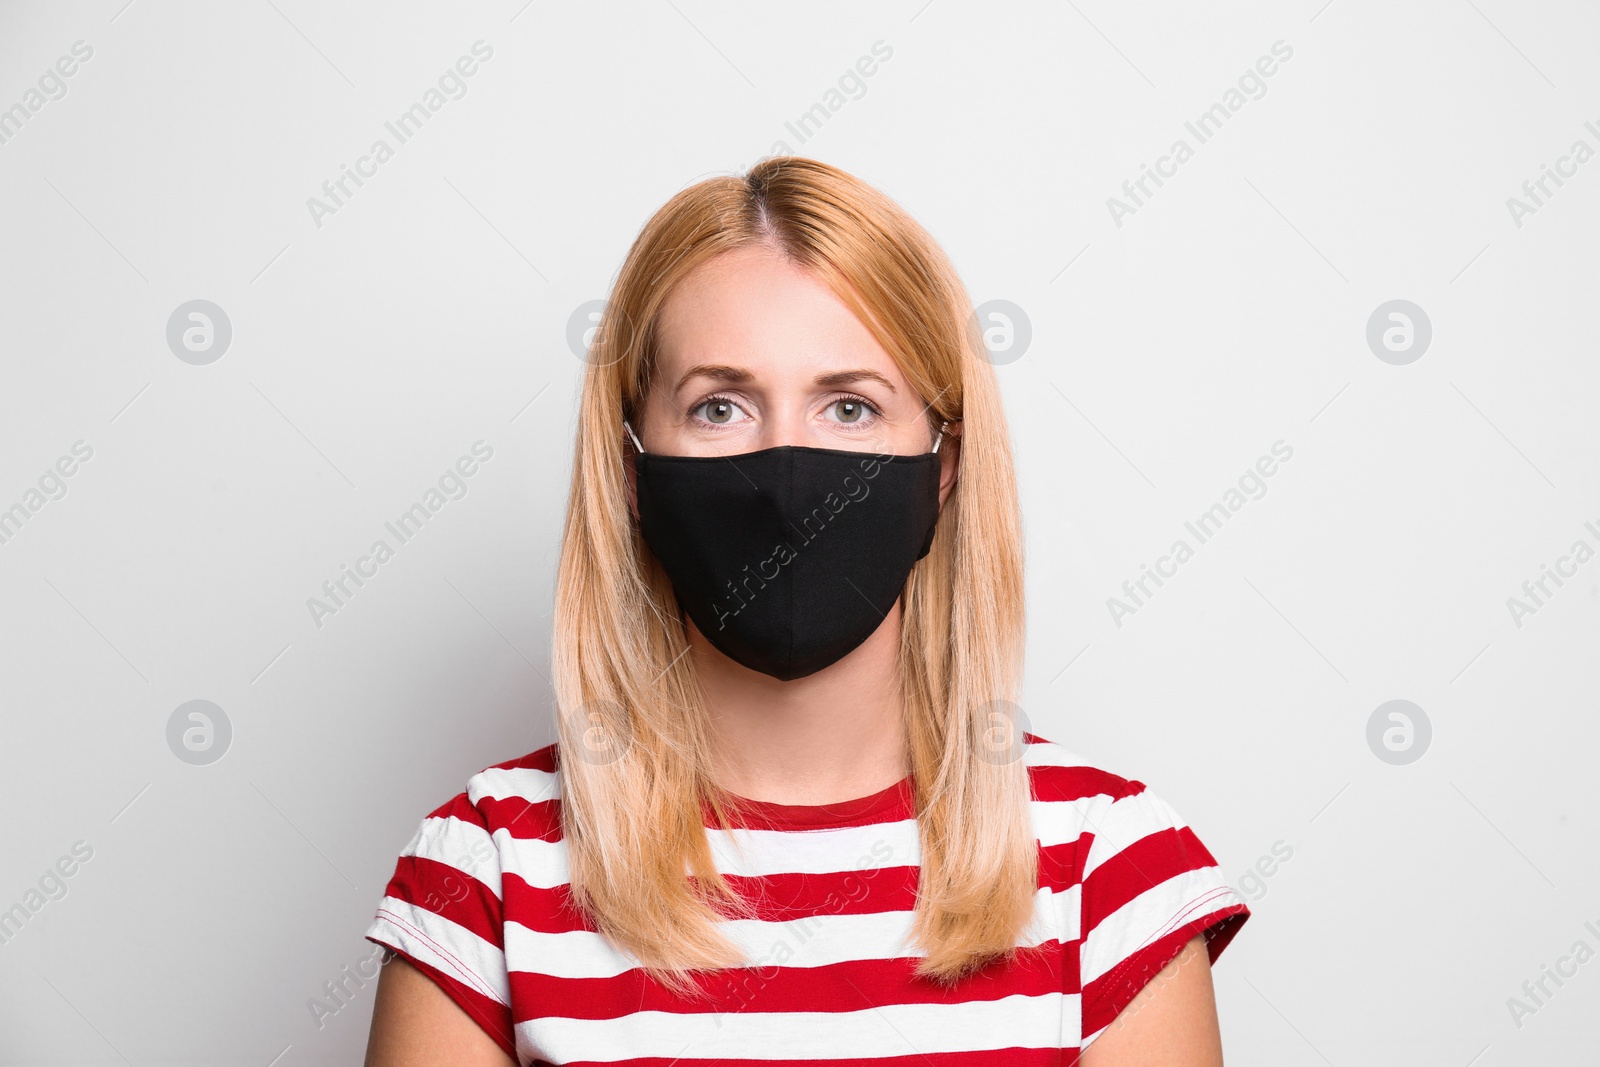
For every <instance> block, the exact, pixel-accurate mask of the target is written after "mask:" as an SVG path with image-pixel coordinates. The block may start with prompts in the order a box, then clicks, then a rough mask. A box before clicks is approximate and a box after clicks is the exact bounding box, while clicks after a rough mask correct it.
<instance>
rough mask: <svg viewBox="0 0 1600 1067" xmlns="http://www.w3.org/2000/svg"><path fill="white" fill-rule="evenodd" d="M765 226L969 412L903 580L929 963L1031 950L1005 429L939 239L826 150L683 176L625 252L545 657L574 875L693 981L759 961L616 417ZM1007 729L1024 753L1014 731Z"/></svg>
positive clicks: (919, 933) (597, 915)
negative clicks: (997, 739) (724, 256)
mask: <svg viewBox="0 0 1600 1067" xmlns="http://www.w3.org/2000/svg"><path fill="white" fill-rule="evenodd" d="M751 245H766V246H769V247H773V248H775V249H777V250H779V251H781V252H782V253H784V254H785V255H787V256H788V257H790V259H791V260H792V261H794V262H796V263H797V264H799V265H800V266H802V267H803V268H805V269H807V270H809V271H810V272H812V273H813V274H814V275H815V276H816V277H818V278H819V280H822V281H823V282H824V283H825V284H827V285H829V287H830V288H831V289H832V290H833V291H834V292H835V293H836V294H837V295H838V296H839V298H840V299H841V300H843V301H844V302H845V303H846V304H847V305H848V306H849V307H850V308H851V309H852V310H853V311H854V312H855V313H856V315H857V316H858V317H859V318H860V319H861V320H862V322H863V323H865V324H866V325H867V326H868V328H869V329H870V330H871V331H872V332H873V334H874V336H875V337H876V338H877V340H878V342H879V343H880V344H881V345H882V346H883V347H884V349H885V350H886V351H888V352H889V353H890V355H891V356H892V357H893V358H894V360H895V362H896V364H897V365H898V366H899V368H900V370H901V372H902V373H903V374H904V375H905V377H906V379H907V380H908V381H909V382H910V384H911V386H912V387H913V388H914V389H915V390H917V392H918V393H919V394H920V395H921V396H922V397H923V399H924V400H925V401H928V402H929V408H928V414H929V418H930V420H931V422H932V425H933V426H934V427H937V426H938V425H939V422H940V420H944V419H948V420H950V421H951V422H952V423H954V422H956V421H957V420H960V423H961V433H960V436H959V438H957V439H953V440H952V441H951V443H956V442H959V449H960V466H959V473H958V476H957V479H956V482H955V485H954V486H953V487H952V489H951V491H950V493H949V496H948V498H947V499H946V501H945V504H944V508H943V511H942V512H941V515H940V519H939V524H938V527H937V531H938V532H937V534H936V536H935V537H934V540H933V545H932V547H931V549H930V551H929V553H928V555H927V556H925V557H924V558H923V559H922V560H921V561H919V562H918V563H917V564H916V565H915V566H914V567H913V568H912V570H911V575H910V577H909V578H908V579H907V582H906V587H905V592H904V593H903V598H902V601H901V605H902V630H901V643H900V655H899V666H900V671H899V674H900V679H899V680H900V686H901V692H902V696H903V704H904V708H905V732H906V736H907V739H908V752H907V756H908V759H909V763H910V766H911V769H912V786H913V792H914V796H915V807H916V817H917V823H918V838H919V843H920V847H921V870H920V874H919V884H918V888H917V903H916V909H915V913H914V918H913V924H912V937H913V938H914V939H915V941H916V942H917V944H918V946H919V947H920V948H921V950H922V953H923V955H924V958H923V959H922V960H921V961H920V962H919V964H918V966H917V969H916V972H915V973H916V974H917V975H918V976H920V977H924V978H928V979H931V980H934V981H937V982H940V983H951V982H954V981H956V980H957V979H959V978H961V977H963V976H965V975H967V974H969V973H970V972H972V971H974V970H976V969H978V968H980V967H982V966H985V965H987V964H989V963H991V962H993V961H995V960H997V959H1009V958H1011V956H1012V955H1013V954H1014V953H1015V952H1016V951H1017V949H1018V942H1019V940H1021V939H1022V938H1023V937H1024V933H1025V930H1026V928H1027V927H1028V925H1029V920H1030V918H1031V917H1032V914H1033V904H1034V895H1035V892H1036V888H1037V880H1038V870H1037V860H1038V856H1037V841H1036V839H1035V837H1034V835H1033V832H1032V827H1031V823H1030V820H1029V815H1028V801H1029V797H1030V794H1029V786H1028V779H1027V772H1026V765H1025V763H1024V761H1023V760H1022V759H1021V758H996V757H995V752H996V746H995V744H994V737H993V735H992V731H993V730H994V729H995V727H996V714H995V712H994V710H993V709H995V708H997V707H1007V706H1013V705H1010V704H1009V703H1008V704H1000V703H997V702H1001V701H1004V702H1013V701H1015V700H1016V697H1017V693H1016V690H1017V687H1018V684H1019V680H1020V675H1021V670H1022V650H1023V559H1022V531H1021V521H1020V517H1019V509H1018V504H1017V492H1016V484H1015V476H1014V470H1013V466H1012V457H1011V446H1010V443H1009V437H1008V433H1007V429H1006V424H1005V417H1004V413H1003V411H1002V409H1001V405H1000V396H999V390H998V387H997V385H996V382H995V376H994V370H993V367H992V366H991V365H990V363H989V361H988V360H987V359H986V358H985V349H984V346H983V341H982V339H981V337H980V336H979V334H978V332H977V327H976V324H975V322H974V321H973V315H972V310H971V309H972V305H971V303H970V301H969V298H968V296H967V293H966V290H965V287H964V286H963V285H962V283H961V280H960V278H959V277H958V276H957V274H956V272H955V270H954V268H953V267H952V266H951V265H950V263H949V260H948V259H947V258H946V256H945V255H944V252H943V251H942V250H941V249H940V248H939V246H938V245H937V244H935V242H934V241H933V239H932V238H931V237H930V236H929V235H928V234H927V232H926V231H925V230H923V228H922V227H921V226H920V225H918V224H917V222H916V221H915V220H913V219H912V218H911V217H910V216H909V215H908V214H906V213H905V211H904V210H902V209H901V208H900V207H899V206H898V205H896V204H895V203H894V202H893V201H892V200H890V199H889V198H888V197H886V196H884V195H883V194H882V193H880V192H878V191H877V190H876V189H874V188H873V187H871V186H870V185H868V184H866V183H864V182H862V181H861V180H860V179H857V178H855V177H853V176H852V175H850V174H847V173H845V172H844V171H841V170H839V169H837V168H835V167H832V166H829V165H828V164H825V163H820V162H818V161H816V160H812V159H805V158H800V157H795V156H779V157H773V158H769V159H766V160H763V161H762V162H760V163H759V164H757V165H756V166H754V167H753V168H751V170H750V171H749V172H748V173H747V174H745V175H744V176H742V177H717V178H711V179H707V180H705V181H701V182H698V183H696V184H694V185H692V186H690V187H688V188H686V189H684V190H682V191H681V192H679V193H677V194H676V195H675V196H673V197H672V198H671V199H670V200H669V201H668V202H667V203H666V204H665V205H664V206H662V208H661V209H660V210H659V211H657V212H656V214H655V215H654V216H653V217H652V218H651V219H650V220H649V222H648V223H646V225H645V226H644V228H643V230H642V231H641V232H640V234H639V236H638V238H637V239H636V240H635V241H634V243H633V247H632V248H631V249H630V250H629V252H628V256H627V259H626V261H625V262H624V263H623V265H622V269H621V271H620V273H619V275H618V277H617V281H616V284H615V286H614V289H613V291H612V294H611V298H610V300H609V301H608V303H607V306H606V309H605V311H604V312H603V313H602V316H601V319H600V323H599V328H598V329H597V330H596V331H595V335H594V340H593V342H592V344H591V345H590V348H589V351H588V360H587V365H586V370H585V379H584V385H583V396H582V401H581V409H580V415H579V422H578V431H577V443H576V449H575V455H574V459H573V471H572V485H571V490H570V494H569V496H568V500H567V517H566V527H565V530H564V532H563V538H562V546H561V562H560V570H559V574H558V578H557V585H556V596H555V615H554V619H553V627H552V629H553V638H552V656H551V658H552V666H553V669H554V686H555V695H556V703H557V707H558V715H557V719H558V729H559V735H558V736H559V743H558V745H557V753H558V759H559V775H560V788H561V805H560V808H561V825H562V833H563V836H564V838H565V841H566V845H567V850H568V861H569V868H570V877H569V881H570V892H571V894H572V899H573V901H574V903H575V904H577V905H578V906H579V907H581V908H583V909H585V910H586V911H587V912H588V913H589V915H590V917H591V918H592V921H593V922H594V925H595V928H596V929H597V930H599V931H600V932H601V933H602V934H603V935H605V936H606V938H607V939H608V940H610V941H611V942H612V943H613V944H614V945H615V946H617V947H618V948H620V949H622V950H624V951H626V952H628V953H631V954H632V955H633V957H634V958H635V959H636V960H637V961H638V962H639V964H640V966H641V967H643V968H644V969H645V971H646V972H647V973H648V974H649V975H650V976H651V977H653V978H655V979H656V980H657V981H659V982H661V983H663V984H664V985H666V986H668V987H669V988H671V989H672V990H674V991H675V992H678V993H679V994H682V995H694V994H695V993H696V992H697V988H696V986H695V984H694V983H693V982H692V980H691V978H690V975H691V973H692V972H696V971H705V970H714V969H721V968H724V967H741V966H748V965H749V961H748V960H747V959H746V958H745V957H744V954H743V952H742V951H741V950H740V949H739V948H738V947H737V946H736V945H735V944H734V943H733V942H732V941H730V940H729V939H728V938H727V937H726V936H725V935H724V934H723V933H722V932H721V931H720V930H719V929H718V928H717V925H716V924H717V920H718V919H720V918H727V917H730V916H735V917H736V916H750V915H752V914H753V912H752V909H751V907H750V902H747V901H744V900H743V899H742V898H741V897H740V895H739V894H738V893H737V892H736V891H735V890H734V889H733V888H732V887H731V886H730V884H729V883H728V882H727V881H725V880H724V879H723V877H722V875H721V873H720V872H719V871H718V870H717V869H716V866H715V864H714V863H713V859H712V854H711V849H710V845H709V841H708V839H707V837H706V834H705V830H704V828H705V822H704V811H706V810H709V811H711V812H713V813H714V815H715V818H716V820H717V822H718V824H719V825H724V826H726V825H728V819H727V816H728V814H729V812H730V811H732V810H733V808H732V801H731V800H730V794H728V793H726V792H724V791H723V790H722V789H720V788H719V787H718V786H717V784H716V783H715V782H714V781H713V780H712V777H711V775H710V773H709V770H708V769H709V768H710V766H711V763H710V760H709V749H708V737H709V732H708V728H707V722H708V720H707V712H706V708H705V707H704V705H703V700H702V697H701V694H700V691H699V688H698V686H697V684H696V681H695V676H694V672H693V669H692V665H691V657H689V656H687V655H684V654H683V653H684V650H685V648H686V647H687V643H688V637H687V633H686V630H685V625H684V622H683V619H682V617H681V614H680V611H679V607H678V603H677V600H676V598H675V596H674V595H673V592H672V586H671V584H670V582H669V581H668V579H667V577H666V574H665V573H664V571H663V570H662V568H661V565H660V564H659V562H657V560H656V559H655V557H654V555H653V554H652V553H651V552H650V551H649V549H648V547H647V546H646V545H645V543H644V541H643V539H642V538H641V537H640V535H639V533H638V529H637V523H636V522H635V521H634V519H633V517H632V514H631V512H630V510H629V507H628V497H627V482H626V479H625V473H624V468H623V464H624V463H626V462H628V461H629V456H628V449H629V448H630V447H631V446H629V445H628V443H627V440H628V439H627V437H626V435H625V432H624V430H623V428H622V420H623V419H624V418H632V417H633V416H635V415H636V413H637V411H638V408H639V406H640V405H642V402H643V399H644V397H645V396H646V394H647V392H648V390H649V388H650V384H651V375H652V374H653V373H654V371H655V363H656V359H655V357H656V343H657V333H656V322H657V315H658V313H659V311H660V309H661V306H662V302H663V300H664V299H665V297H666V295H667V294H668V292H669V291H670V290H671V289H672V287H673V285H674V283H676V282H677V281H678V280H679V279H681V278H682V277H684V275H686V274H687V273H689V271H691V270H693V269H694V268H695V267H696V266H698V265H699V264H701V263H703V262H705V261H706V260H708V259H710V258H711V257H713V256H716V255H718V254H720V253H723V252H727V251H729V250H732V249H737V248H743V247H746V246H751ZM634 425H636V426H637V425H638V423H637V420H635V422H634ZM1011 726H1012V729H1013V730H1016V731H1020V730H1021V725H1020V724H1015V723H1013V724H1011ZM1012 741H1013V742H1014V747H1013V749H1012V751H1013V752H1016V751H1020V748H1021V738H1020V735H1018V736H1017V737H1015V738H1013V739H1012ZM702 805H704V806H705V807H704V808H703V807H702ZM689 874H692V876H693V877H692V879H691V878H689V877H686V875H689Z"/></svg>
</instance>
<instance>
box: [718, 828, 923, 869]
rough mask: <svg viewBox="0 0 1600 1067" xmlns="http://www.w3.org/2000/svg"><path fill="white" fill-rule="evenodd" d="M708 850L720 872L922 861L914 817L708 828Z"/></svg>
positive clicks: (873, 866)
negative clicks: (796, 827) (792, 827)
mask: <svg viewBox="0 0 1600 1067" xmlns="http://www.w3.org/2000/svg"><path fill="white" fill-rule="evenodd" d="M706 837H707V839H708V840H709V841H710V844H711V854H712V856H713V857H715V859H716V863H717V869H718V870H719V871H722V872H723V873H724V874H737V875H744V876H746V877H758V876H764V875H771V874H840V873H844V872H848V871H859V870H864V869H866V870H876V869H878V868H882V867H905V866H913V865H916V864H919V863H921V862H922V847H921V842H920V841H919V839H918V837H917V820H916V819H914V818H907V819H901V820H899V821H897V822H879V823H870V824H868V825H866V826H843V827H838V828H835V829H822V830H806V831H802V832H798V833H797V832H794V831H785V830H753V829H746V828H743V827H740V828H737V829H734V830H717V829H713V828H711V827H707V828H706Z"/></svg>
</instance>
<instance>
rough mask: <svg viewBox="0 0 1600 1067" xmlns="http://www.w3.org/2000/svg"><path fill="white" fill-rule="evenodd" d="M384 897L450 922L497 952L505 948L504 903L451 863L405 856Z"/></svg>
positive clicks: (400, 861)
mask: <svg viewBox="0 0 1600 1067" xmlns="http://www.w3.org/2000/svg"><path fill="white" fill-rule="evenodd" d="M384 894H385V895H386V896H391V897H394V898H395V899H396V900H403V901H405V902H406V903H408V904H414V905H416V906H417V907H419V908H422V909H423V910H425V911H431V912H433V913H434V914H435V915H438V916H440V917H441V918H445V919H449V920H450V921H451V922H453V923H455V924H456V925H457V926H462V927H465V928H466V929H468V930H471V931H472V932H473V933H475V934H477V935H478V936H479V937H481V938H483V939H484V940H485V941H487V942H489V943H490V944H491V945H494V946H495V947H496V948H499V949H502V950H503V949H504V948H505V944H504V942H502V941H501V940H500V915H501V911H500V899H499V898H498V897H496V896H495V895H494V890H492V889H490V888H489V887H488V886H486V885H484V884H483V883H482V882H480V881H478V880H477V879H476V878H474V877H472V876H471V875H469V874H466V873H465V872H463V871H461V870H459V869H458V868H456V867H452V866H451V865H450V864H448V863H440V862H439V861H438V860H431V859H427V858H426V857H423V856H401V857H400V859H399V862H397V863H396V864H395V870H394V876H393V877H392V878H390V879H389V885H388V888H387V889H385V890H384Z"/></svg>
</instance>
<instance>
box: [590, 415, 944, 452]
mask: <svg viewBox="0 0 1600 1067" xmlns="http://www.w3.org/2000/svg"><path fill="white" fill-rule="evenodd" d="M622 426H623V428H624V429H626V430H627V431H628V436H629V437H631V438H633V447H634V448H637V449H638V450H639V454H640V455H644V445H641V444H640V443H639V435H638V434H636V433H634V432H633V427H632V426H629V425H628V420H627V419H623V420H622ZM935 451H937V449H935Z"/></svg>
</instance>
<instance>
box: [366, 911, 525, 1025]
mask: <svg viewBox="0 0 1600 1067" xmlns="http://www.w3.org/2000/svg"><path fill="white" fill-rule="evenodd" d="M378 911H379V914H378V915H377V916H376V917H374V918H373V920H372V925H371V926H369V927H368V928H367V936H369V937H376V938H378V939H379V940H380V941H383V942H385V943H386V944H389V945H390V946H391V947H393V948H397V949H400V950H401V951H403V952H405V953H406V954H407V955H410V956H414V957H416V958H417V959H419V960H421V961H422V962H424V963H427V964H430V965H432V966H434V967H436V968H438V969H439V970H441V971H443V972H444V973H445V974H448V975H450V976H451V977H453V978H455V979H456V980H458V981H459V982H461V983H462V984H463V985H465V986H467V987H468V988H470V989H475V990H477V991H478V992H479V993H482V994H483V995H484V996H486V997H488V998H490V999H491V1000H494V1001H496V1002H498V1003H500V1004H507V1005H509V1004H510V1003H511V987H510V983H509V982H508V981H507V978H506V961H505V954H504V953H502V952H501V951H500V949H498V948H496V947H495V946H494V945H492V944H490V943H489V942H488V941H485V940H484V939H483V938H481V937H479V936H478V935H477V934H475V933H473V932H472V931H471V930H468V929H467V928H466V927H464V926H459V925H457V924H456V923H453V922H451V921H450V920H449V919H446V918H444V917H443V916H442V915H436V914H434V913H433V912H431V911H428V910H426V909H425V908H419V907H417V906H416V905H414V904H408V903H406V902H405V901H403V900H396V899H395V898H394V897H387V896H386V897H384V898H383V900H382V901H381V902H380V903H379V904H378Z"/></svg>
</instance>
